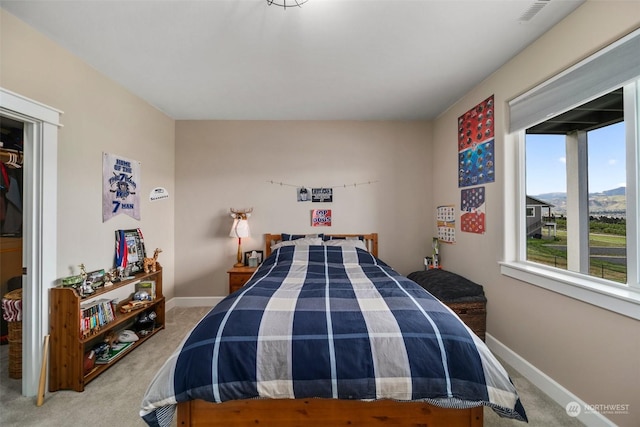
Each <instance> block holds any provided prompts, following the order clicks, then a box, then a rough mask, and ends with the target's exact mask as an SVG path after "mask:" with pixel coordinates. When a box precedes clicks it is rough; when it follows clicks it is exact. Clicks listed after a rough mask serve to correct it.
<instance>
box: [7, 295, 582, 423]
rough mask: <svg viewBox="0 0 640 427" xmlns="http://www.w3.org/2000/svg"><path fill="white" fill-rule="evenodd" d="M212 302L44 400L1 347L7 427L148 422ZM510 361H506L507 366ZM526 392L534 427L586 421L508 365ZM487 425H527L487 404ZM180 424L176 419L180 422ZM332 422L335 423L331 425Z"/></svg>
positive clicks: (169, 320)
mask: <svg viewBox="0 0 640 427" xmlns="http://www.w3.org/2000/svg"><path fill="white" fill-rule="evenodd" d="M208 311H209V308H207V307H197V308H175V309H172V310H170V311H168V312H167V314H166V327H165V330H164V331H161V332H160V333H158V334H157V335H155V336H154V337H152V338H150V339H149V340H148V341H147V342H145V344H144V345H143V346H141V347H140V348H139V349H136V350H135V351H133V352H132V353H130V354H128V355H127V356H126V357H124V358H123V359H122V360H121V361H119V362H118V363H117V364H115V365H114V366H113V367H111V368H110V369H109V370H108V371H106V372H104V373H103V374H102V375H100V376H99V377H98V378H96V379H95V380H94V381H92V382H91V383H89V384H88V385H87V387H86V388H85V391H84V392H82V393H77V392H75V391H66V390H65V391H58V392H55V393H47V395H46V398H45V402H44V405H42V406H40V407H37V406H36V403H35V398H27V397H23V396H21V393H20V389H21V380H16V379H10V378H9V375H8V346H6V345H3V346H0V382H1V383H0V425H1V426H3V427H13V426H16V427H18V426H19V427H31V426H43V427H45V426H46V427H57V426H60V427H62V426H64V427H75V426H82V427H88V426H91V427H103V426H104V427H107V426H108V427H112V426H126V427H129V426H145V425H146V424H145V423H144V422H143V421H142V420H141V419H140V417H139V416H138V411H139V406H140V401H141V399H142V396H143V394H144V392H145V390H146V388H147V386H148V384H149V382H150V381H151V379H152V378H153V376H154V375H155V373H156V371H157V370H158V369H160V367H161V366H162V364H163V362H164V360H165V359H166V358H167V357H168V356H169V355H170V354H171V353H173V351H174V350H175V349H176V347H177V346H178V344H179V343H180V342H181V341H182V338H183V337H184V336H185V334H186V333H187V332H188V331H189V329H190V328H191V327H192V326H193V325H194V324H195V323H196V322H197V321H198V320H200V318H202V316H204V314H206V313H207V312H208ZM505 366H506V365H505ZM506 368H507V370H508V371H509V373H510V375H511V378H512V380H513V382H514V384H515V385H516V387H517V389H518V392H519V393H520V398H521V401H522V403H523V405H524V407H525V410H526V411H527V415H528V416H529V425H530V426H533V427H552V426H563V427H565V426H567V427H570V426H582V424H581V423H580V422H579V421H577V420H576V419H575V418H571V417H569V416H568V415H567V414H566V411H565V410H564V408H562V407H560V406H559V405H558V404H556V403H555V402H553V401H552V400H551V399H550V398H549V397H547V396H546V395H544V394H543V393H541V392H540V390H538V389H537V388H536V387H534V386H533V385H532V384H531V383H530V382H528V381H527V380H526V379H525V378H523V377H522V376H521V375H519V374H518V373H517V372H515V371H514V370H512V369H510V368H509V366H506ZM484 415H485V421H484V425H485V426H496V427H502V426H519V425H522V426H524V425H525V424H524V423H521V422H518V421H513V420H507V419H503V418H500V417H499V416H497V415H496V414H495V413H494V412H493V411H492V410H490V409H487V408H485V410H484ZM174 425H175V421H174ZM326 427H330V426H326Z"/></svg>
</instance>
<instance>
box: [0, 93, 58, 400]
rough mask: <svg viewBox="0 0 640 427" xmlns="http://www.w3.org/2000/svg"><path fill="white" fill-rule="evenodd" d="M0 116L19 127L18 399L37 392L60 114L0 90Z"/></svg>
mask: <svg viewBox="0 0 640 427" xmlns="http://www.w3.org/2000/svg"><path fill="white" fill-rule="evenodd" d="M0 113H2V115H3V116H6V117H10V118H13V119H16V120H19V121H22V122H24V130H25V141H24V178H23V182H24V190H23V201H22V203H23V207H22V215H23V227H22V228H23V233H22V234H23V249H22V265H23V267H26V274H25V275H23V281H22V303H23V304H22V395H23V396H35V395H36V394H37V391H38V379H39V376H40V364H41V360H42V344H43V339H44V336H45V335H46V334H48V333H49V332H48V331H49V288H51V287H54V286H55V284H56V280H57V274H56V269H57V259H56V253H57V213H58V210H57V192H58V189H57V181H58V169H57V168H58V128H59V127H60V126H62V125H61V124H60V116H61V115H62V112H61V111H59V110H56V109H55V108H51V107H49V106H46V105H44V104H41V103H39V102H37V101H33V100H31V99H28V98H26V97H24V96H21V95H18V94H16V93H13V92H10V91H8V90H6V89H3V88H0Z"/></svg>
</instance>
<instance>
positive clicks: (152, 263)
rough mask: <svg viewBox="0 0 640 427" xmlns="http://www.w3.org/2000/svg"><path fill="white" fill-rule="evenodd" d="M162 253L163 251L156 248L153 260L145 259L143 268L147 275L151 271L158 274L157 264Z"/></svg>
mask: <svg viewBox="0 0 640 427" xmlns="http://www.w3.org/2000/svg"><path fill="white" fill-rule="evenodd" d="M160 252H162V249H160V248H156V250H155V251H153V258H145V259H144V261H143V263H142V266H143V268H144V272H145V273H149V271H152V272H154V273H155V272H156V264H157V263H158V255H159V254H160Z"/></svg>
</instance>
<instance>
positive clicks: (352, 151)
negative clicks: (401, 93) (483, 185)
mask: <svg viewBox="0 0 640 427" xmlns="http://www.w3.org/2000/svg"><path fill="white" fill-rule="evenodd" d="M430 134H431V126H430V125H429V124H428V123H425V122H315V121H314V122H286V121H285V122H278V121H274V122H264V121H254V122H252V121H249V122H240V121H178V122H177V124H176V277H178V278H179V282H180V286H179V288H178V289H177V293H178V295H179V296H210V295H214V296H215V295H226V294H227V290H228V285H227V283H228V279H227V274H226V271H227V270H228V269H229V268H230V267H231V266H232V264H233V263H234V262H235V256H236V249H237V241H236V240H234V239H231V238H229V237H228V235H229V230H230V228H231V224H232V219H231V217H230V216H229V214H228V213H229V208H238V209H239V208H245V207H253V208H254V211H253V215H252V216H251V218H250V220H249V223H250V226H251V233H252V237H251V238H249V239H243V249H244V250H251V249H263V248H264V239H263V235H264V233H279V232H285V233H287V232H288V233H313V232H318V231H320V232H327V233H331V232H333V233H349V232H352V233H370V232H378V233H379V234H380V236H379V238H380V256H381V258H382V259H384V260H385V261H386V262H388V263H389V264H390V265H391V266H393V267H394V268H396V269H397V270H398V271H400V272H403V273H409V272H411V271H414V270H417V269H420V268H421V267H422V264H421V262H422V257H423V256H424V255H425V251H426V250H427V247H428V245H429V244H430V241H429V236H430V234H429V224H430V222H431V221H432V220H433V218H432V217H433V216H432V213H431V211H432V206H431V202H430V200H431V183H430V180H429V176H430V172H429V171H430V169H431V166H430V165H431V151H430V148H429V147H430ZM271 180H273V181H275V182H283V183H286V184H294V185H304V186H306V187H309V188H312V187H333V186H342V185H344V184H353V183H362V182H369V181H377V182H376V183H373V184H370V185H361V186H357V187H353V186H351V187H347V188H344V187H342V188H335V189H334V194H333V198H334V201H333V203H311V202H307V203H299V202H297V200H296V189H295V188H294V187H290V186H280V185H273V184H270V183H269V182H267V181H271ZM314 208H315V209H317V208H328V209H331V210H332V214H333V224H332V226H331V227H330V228H329V227H327V228H323V229H318V228H315V229H314V228H312V227H311V226H310V211H311V209H314Z"/></svg>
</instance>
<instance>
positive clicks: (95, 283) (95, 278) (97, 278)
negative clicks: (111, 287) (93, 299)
mask: <svg viewBox="0 0 640 427" xmlns="http://www.w3.org/2000/svg"><path fill="white" fill-rule="evenodd" d="M104 273H105V271H104V269H102V270H95V271H92V272H90V273H87V282H88V283H89V284H90V285H91V287H92V288H93V289H96V288H99V287H101V286H103V285H104Z"/></svg>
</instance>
